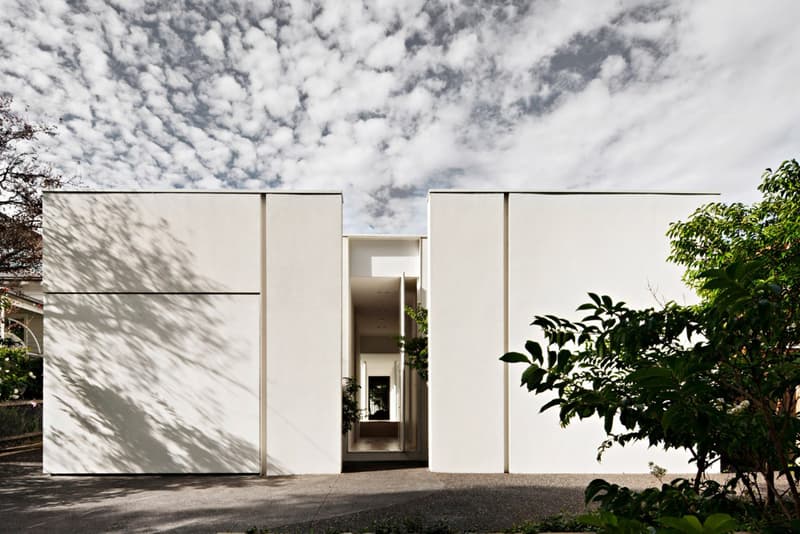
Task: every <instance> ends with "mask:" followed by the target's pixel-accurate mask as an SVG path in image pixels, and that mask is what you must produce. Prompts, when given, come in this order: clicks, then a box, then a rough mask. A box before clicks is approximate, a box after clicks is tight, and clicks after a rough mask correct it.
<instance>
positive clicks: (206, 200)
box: [43, 192, 260, 292]
mask: <svg viewBox="0 0 800 534" xmlns="http://www.w3.org/2000/svg"><path fill="white" fill-rule="evenodd" d="M43 210H44V216H43V221H44V235H45V241H44V247H45V255H46V257H47V261H46V262H45V265H44V269H45V270H44V280H45V284H46V287H45V290H46V291H50V292H86V291H106V292H164V291H185V292H197V291H209V292H222V291H224V292H258V291H260V287H259V280H260V278H259V251H260V241H259V239H260V238H259V235H260V223H259V213H260V211H259V210H260V199H259V195H258V194H241V195H239V194H212V193H208V194H205V193H180V192H176V193H91V192H87V193H59V192H48V193H47V194H46V195H45V197H44V207H43Z"/></svg>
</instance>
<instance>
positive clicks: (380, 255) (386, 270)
mask: <svg viewBox="0 0 800 534" xmlns="http://www.w3.org/2000/svg"><path fill="white" fill-rule="evenodd" d="M349 241H350V276H351V277H354V276H389V277H397V276H400V275H402V274H403V273H405V275H406V276H419V238H416V237H413V238H390V237H387V238H385V239H375V238H358V237H351V238H349Z"/></svg>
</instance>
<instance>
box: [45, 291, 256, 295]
mask: <svg viewBox="0 0 800 534" xmlns="http://www.w3.org/2000/svg"><path fill="white" fill-rule="evenodd" d="M260 294H261V293H260V292H259V291H45V295H260Z"/></svg>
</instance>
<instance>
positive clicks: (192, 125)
mask: <svg viewBox="0 0 800 534" xmlns="http://www.w3.org/2000/svg"><path fill="white" fill-rule="evenodd" d="M4 8H5V9H4V10H3V12H2V13H0V92H1V93H3V94H11V95H13V96H14V97H15V98H16V101H17V105H18V106H20V108H23V107H27V109H28V111H27V112H28V114H29V115H30V116H31V118H34V119H41V120H45V121H50V122H56V123H59V124H61V128H60V133H59V135H58V136H57V137H55V138H53V139H49V140H48V141H47V143H48V151H47V153H46V154H45V157H46V159H48V161H50V162H52V163H53V164H54V165H56V166H57V167H60V168H61V169H63V170H64V171H65V172H67V173H73V174H77V175H79V177H80V178H81V179H82V180H83V182H84V183H85V184H86V185H88V186H98V187H141V188H162V187H191V188H202V187H214V188H218V187H229V188H248V189H252V188H268V187H284V188H293V189H305V188H308V189H337V190H342V191H343V192H344V193H345V229H346V231H349V232H370V231H375V232H393V233H396V232H424V231H425V219H426V217H425V214H424V213H425V206H426V201H425V194H426V191H427V189H428V188H432V187H437V188H439V187H464V188H484V187H488V188H493V189H498V188H524V189H567V190H576V189H626V190H630V189H642V190H652V189H658V190H689V191H697V190H717V191H721V192H723V193H724V194H726V195H727V198H731V199H745V200H747V199H752V198H754V197H755V195H756V192H755V185H756V183H757V182H758V180H759V176H760V173H761V170H762V169H763V168H764V167H767V166H774V165H776V164H778V163H779V162H780V161H781V160H782V159H785V158H789V157H796V156H797V155H798V154H797V147H798V146H800V106H798V99H797V96H796V90H795V89H794V88H795V87H796V85H797V83H796V82H797V80H796V79H795V78H796V76H797V74H796V73H797V72H800V57H799V56H798V55H797V54H796V53H794V50H797V49H798V48H800V36H799V35H798V33H797V32H796V31H794V28H793V26H792V24H793V21H794V20H796V19H797V17H798V15H800V5H798V4H797V3H795V2H792V1H790V0H779V1H776V2H773V3H769V4H765V5H759V6H758V7H755V6H754V5H753V4H752V3H749V2H746V1H745V0H734V1H733V2H731V1H725V2H722V1H721V0H713V1H709V2H702V3H697V2H691V1H689V0H681V1H675V2H668V3H667V2H664V3H652V2H646V1H644V0H641V1H640V0H622V1H618V0H585V1H581V2H575V3H569V4H564V3H561V2H556V1H554V0H537V1H536V2H488V1H478V2H471V3H463V4H462V3H452V2H445V1H423V0H404V1H399V0H398V1H394V0H375V1H370V2H365V1H355V2H317V1H314V2H311V1H308V2H306V1H302V0H296V1H291V2H289V1H279V0H276V1H274V2H266V3H265V2H258V3H248V2H239V1H237V0H224V1H221V2H219V3H214V4H196V3H193V2H189V1H188V0H178V1H176V2H166V1H161V2H154V3H148V6H147V7H145V6H144V5H143V4H142V5H138V6H137V5H135V4H134V3H129V2H113V3H112V2H109V3H101V2H90V3H85V4H83V5H81V6H77V5H72V4H67V3H65V2H61V1H58V0H50V1H47V2H40V3H32V2H24V1H22V0H18V1H13V0H12V1H11V2H6V5H5V6H4Z"/></svg>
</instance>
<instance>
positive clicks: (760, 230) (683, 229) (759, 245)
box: [667, 160, 800, 289]
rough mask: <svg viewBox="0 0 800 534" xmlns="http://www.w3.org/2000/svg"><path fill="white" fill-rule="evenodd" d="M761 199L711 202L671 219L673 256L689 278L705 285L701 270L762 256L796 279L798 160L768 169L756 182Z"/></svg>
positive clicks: (799, 194) (770, 267)
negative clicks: (684, 217)
mask: <svg viewBox="0 0 800 534" xmlns="http://www.w3.org/2000/svg"><path fill="white" fill-rule="evenodd" d="M758 189H759V191H761V193H762V194H763V200H762V201H760V202H757V203H755V204H753V205H751V206H746V205H744V204H741V203H733V204H723V203H721V202H716V203H711V204H707V205H705V206H703V207H701V208H699V209H698V210H697V211H695V212H694V214H692V216H691V217H689V219H688V220H686V221H681V222H676V223H673V224H672V225H671V226H670V228H669V231H668V233H667V235H668V236H669V238H670V240H671V246H672V254H671V255H670V260H672V261H674V262H675V263H678V264H680V265H683V266H684V267H686V276H685V278H686V280H687V281H688V282H689V283H690V284H692V285H693V286H694V287H696V288H698V289H699V288H702V286H703V284H704V282H705V280H704V278H705V277H704V276H703V273H704V272H706V271H707V270H709V269H719V268H721V267H724V266H727V265H731V264H733V263H735V262H743V261H750V260H755V259H762V260H764V261H763V263H762V265H763V266H764V267H765V268H766V269H767V270H769V271H771V272H772V275H773V276H778V277H779V278H783V279H784V280H785V281H791V282H792V283H794V284H796V283H797V280H798V274H799V273H800V263H798V261H797V259H798V253H800V251H798V246H800V164H798V162H797V160H790V161H784V162H783V163H782V164H781V165H780V167H778V169H777V170H776V171H774V172H773V171H772V170H770V169H767V170H766V171H765V172H764V175H763V177H762V183H761V185H760V186H759V187H758Z"/></svg>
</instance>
